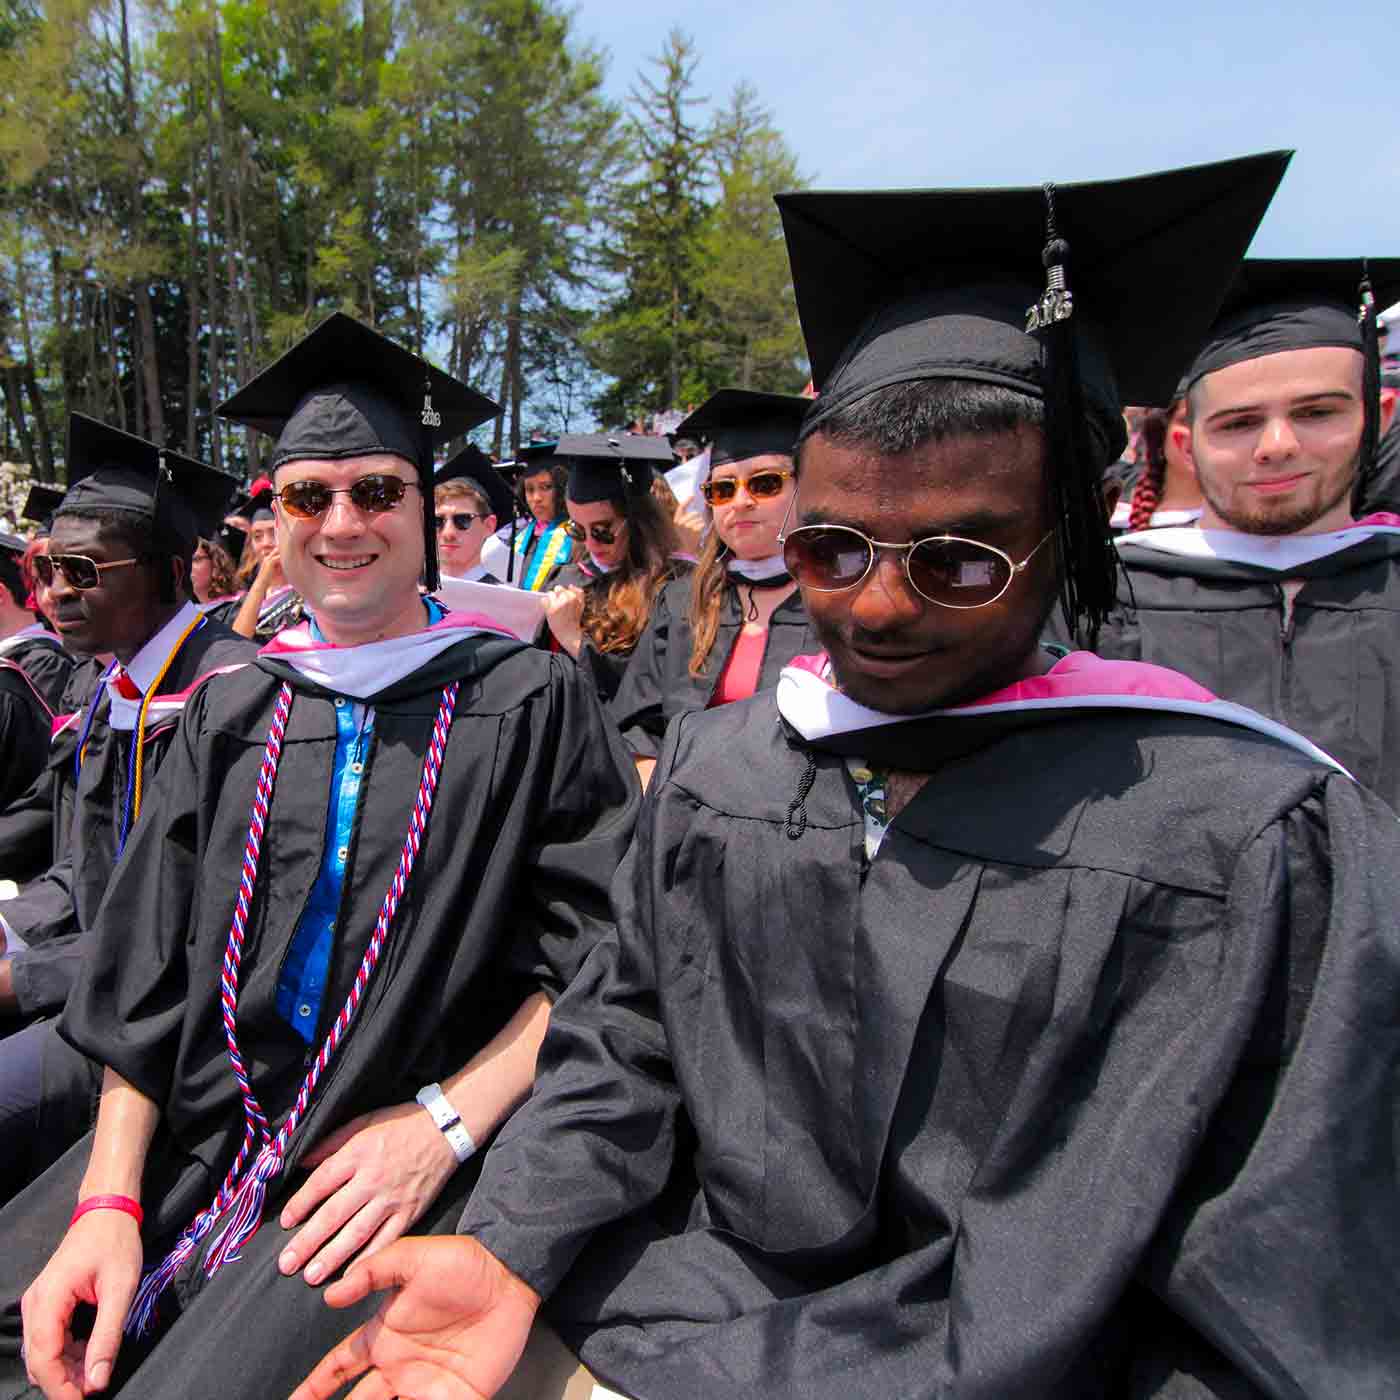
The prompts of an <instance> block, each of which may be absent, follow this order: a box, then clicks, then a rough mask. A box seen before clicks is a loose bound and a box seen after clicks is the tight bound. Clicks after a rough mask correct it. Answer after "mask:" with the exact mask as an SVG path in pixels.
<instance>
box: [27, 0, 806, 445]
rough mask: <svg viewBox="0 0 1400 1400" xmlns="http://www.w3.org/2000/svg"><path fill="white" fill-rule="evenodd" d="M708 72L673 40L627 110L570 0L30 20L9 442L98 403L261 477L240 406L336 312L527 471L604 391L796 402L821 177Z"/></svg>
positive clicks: (89, 4) (250, 1)
mask: <svg viewBox="0 0 1400 1400" xmlns="http://www.w3.org/2000/svg"><path fill="white" fill-rule="evenodd" d="M697 64H698V57H697V54H696V50H695V47H694V45H693V43H692V42H691V41H690V40H689V39H687V38H686V37H685V36H683V35H681V34H679V33H678V32H673V33H672V34H671V35H670V36H669V38H668V39H667V41H666V44H665V47H664V48H663V51H662V53H661V55H660V57H659V58H658V59H657V60H656V61H655V66H654V68H653V69H651V70H649V72H648V74H644V75H642V76H640V77H639V78H638V81H637V84H636V86H635V87H634V88H633V91H632V94H631V99H630V104H629V107H630V112H629V113H624V111H623V110H622V109H621V108H620V107H619V106H618V105H617V104H615V103H613V102H611V101H609V100H608V99H607V98H606V96H605V95H604V92H603V82H604V78H605V69H606V64H605V59H604V56H603V55H602V54H601V53H599V52H598V51H597V50H596V49H594V48H593V47H591V46H590V45H589V44H587V43H586V42H584V41H583V40H581V39H580V38H579V36H578V34H577V21H576V17H575V14H574V12H573V10H572V9H570V8H566V4H565V3H564V0H460V2H459V0H42V3H40V0H0V368H3V367H4V366H5V365H7V364H8V365H10V366H12V367H16V368H22V369H23V370H24V371H25V372H26V373H30V372H32V373H30V378H31V379H32V383H33V388H32V389H30V390H27V391H26V393H27V397H25V396H24V395H20V396H19V397H16V395H17V394H19V390H18V389H16V390H14V392H10V391H11V389H12V388H13V386H12V385H11V384H10V382H9V381H6V387H7V394H6V397H5V398H4V399H3V400H0V419H3V426H4V433H3V435H0V447H4V448H6V449H8V448H10V447H11V445H12V444H14V443H15V442H16V438H15V434H16V433H18V434H19V435H20V437H21V438H22V439H23V441H22V442H20V443H19V444H18V445H19V446H20V447H22V448H23V450H24V451H26V452H29V451H31V448H32V451H33V455H34V456H35V457H36V460H37V459H42V458H43V457H44V452H45V451H46V450H47V447H48V443H49V439H50V438H54V437H56V438H58V439H60V440H61V437H62V432H61V427H62V421H63V412H64V411H65V410H66V409H82V410H84V411H87V412H91V413H95V414H98V415H99V416H102V417H105V418H107V419H108V420H109V421H112V422H115V423H117V424H119V425H120V426H124V427H127V428H129V429H131V430H133V431H138V432H143V433H152V434H163V435H164V437H165V439H166V440H168V441H170V442H171V443H172V444H174V445H177V446H180V447H182V448H184V449H185V450H188V451H192V452H197V453H199V454H200V455H202V456H204V457H206V458H207V459H209V460H213V461H215V462H216V463H219V464H220V465H226V466H229V467H240V466H248V467H251V466H253V465H255V463H256V459H257V455H258V452H259V450H260V445H259V444H258V443H257V442H256V441H255V440H254V439H253V438H252V437H251V436H250V435H245V434H244V433H243V432H242V431H241V430H239V431H234V430H231V429H229V428H227V426H224V425H221V424H220V423H219V422H218V420H217V419H216V418H215V417H214V410H215V408H216V407H217V406H218V404H219V403H220V402H221V401H222V399H223V398H224V397H226V396H227V394H228V393H229V392H230V391H231V390H232V388H233V387H234V386H235V385H236V384H237V383H239V382H240V381H241V380H242V379H245V378H246V377H248V376H249V375H250V374H252V373H253V372H254V371H255V370H256V369H257V368H258V367H260V366H261V365H263V364H265V363H266V362H267V361H268V360H270V359H271V358H272V357H273V356H275V355H276V354H278V353H280V352H281V351H282V350H283V349H285V348H286V346H287V345H288V344H289V343H291V341H292V340H294V339H295V338H296V337H297V336H299V335H301V334H303V333H304V332H305V331H306V330H307V329H308V328H309V327H310V326H312V325H314V324H315V323H316V322H317V321H318V320H319V319H320V318H321V317H322V316H324V315H325V314H326V313H328V312H329V311H331V310H333V309H337V308H339V309H343V310H346V311H350V312H352V313H353V314H355V315H358V316H361V317H364V318H366V319H368V320H370V321H372V322H373V323H374V324H375V325H377V326H379V327H380V328H382V329H383V330H384V331H385V332H386V333H387V334H391V335H394V336H396V337H398V338H400V339H402V340H403V341H404V342H405V343H408V344H411V345H413V346H414V347H415V348H416V349H418V350H420V351H421V352H422V353H425V354H427V355H429V356H430V357H431V358H433V359H435V360H437V361H438V362H439V363H442V364H444V365H445V366H447V367H448V368H450V369H452V370H453V371H454V372H455V373H458V374H461V375H462V376H464V377H466V378H468V379H469V380H470V381H471V382H474V383H476V384H477V385H479V386H480V387H481V388H482V389H484V390H485V391H486V392H488V393H491V394H492V396H493V397H495V398H497V399H498V400H500V402H501V403H502V405H503V407H504V409H505V415H504V417H503V419H502V421H501V423H500V425H499V426H498V427H497V428H496V429H495V432H496V445H497V446H498V447H500V448H501V449H502V450H503V451H506V452H509V451H510V450H511V449H512V448H513V447H514V445H516V444H517V443H518V442H519V441H520V440H521V439H522V438H526V437H528V436H530V435H531V434H532V433H534V432H547V431H557V430H560V429H563V428H567V427H574V428H580V427H586V426H590V424H589V423H588V422H587V421H586V420H587V419H588V417H589V413H588V408H587V403H588V400H589V399H590V398H591V399H594V400H596V403H597V407H598V411H599V412H600V413H601V414H602V415H603V417H604V421H606V422H609V423H620V422H622V421H624V420H625V419H627V418H630V417H631V416H632V415H633V414H634V413H636V412H639V411H649V410H654V409H658V408H663V407H667V406H670V405H672V404H676V403H680V402H684V401H686V400H693V399H695V398H697V397H700V396H703V394H705V393H707V392H708V391H709V389H710V388H711V387H714V386H716V385H718V384H719V383H721V382H749V383H753V384H755V385H763V386H769V385H771V386H781V387H788V386H789V383H790V382H791V381H793V380H794V379H797V380H800V365H799V360H798V355H799V354H800V346H799V345H798V344H797V341H796V338H795V337H796V326H795V320H794V318H793V316H792V311H791V292H790V288H789V287H788V286H787V281H786V263H785V259H784V258H783V256H782V248H781V239H780V238H779V237H778V236H777V232H776V230H777V223H776V218H775V216H774V213H773V210H772V205H771V201H770V198H769V197H770V195H771V193H772V191H773V190H774V189H775V188H778V187H781V186H783V185H788V186H790V185H793V184H795V183H797V171H796V168H795V166H794V165H793V162H792V160H791V157H790V155H789V154H788V153H787V152H786V150H785V148H784V147H783V144H782V141H781V139H780V138H779V137H778V135H777V133H776V132H774V131H773V130H772V128H771V124H770V123H769V121H768V118H767V115H766V114H765V113H763V111H762V109H761V108H759V107H758V104H757V101H756V99H755V98H754V97H753V95H752V93H751V92H750V91H749V90H747V89H741V91H740V92H738V93H736V95H735V99H734V101H733V102H732V103H731V104H730V106H729V107H728V108H726V109H725V111H723V112H721V113H720V114H718V115H717V116H716V117H715V118H714V119H713V120H710V121H706V120H705V119H704V112H705V107H704V102H703V99H701V98H699V97H698V96H697V95H696V93H695V75H696V71H697ZM21 378H22V376H21ZM14 382H15V384H20V380H19V379H16V380H15V381H14ZM22 387H23V385H21V388H22ZM487 431H488V432H489V431H491V430H487Z"/></svg>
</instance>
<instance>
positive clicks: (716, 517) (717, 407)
mask: <svg viewBox="0 0 1400 1400" xmlns="http://www.w3.org/2000/svg"><path fill="white" fill-rule="evenodd" d="M809 403H810V400H808V399H804V398H800V397H797V396H794V395H785V394H762V393H756V392H753V391H751V390H747V389H721V390H720V392H719V393H717V394H715V395H714V396H713V397H711V398H710V399H709V400H707V401H706V402H705V403H704V404H702V405H701V406H700V407H699V408H698V409H697V410H696V411H695V412H694V413H692V414H691V415H690V417H689V418H687V419H686V420H685V421H684V422H683V423H681V424H680V426H679V427H678V428H677V429H676V432H677V433H678V434H680V435H681V436H684V437H692V438H695V437H698V438H700V439H702V440H704V441H705V442H707V443H708V445H709V451H710V471H709V476H708V477H707V479H706V480H705V482H704V483H703V485H702V487H701V490H702V491H703V493H704V496H705V501H706V504H707V505H708V506H709V508H710V510H711V512H712V513H713V527H712V529H711V530H710V533H709V534H708V535H707V536H706V538H705V542H704V544H703V546H702V548H701V551H700V559H699V562H698V563H697V565H696V568H695V571H694V573H693V574H691V575H690V577H689V578H687V579H680V580H676V581H675V582H672V583H670V584H668V585H667V586H666V587H665V588H664V589H663V590H662V592H661V595H660V597H659V598H658V600H657V604H656V608H655V610H654V612H653V614H652V618H651V621H650V623H649V624H648V625H647V630H646V631H645V632H644V633H643V634H642V638H641V640H640V641H639V642H638V644H637V650H636V654H635V655H634V656H633V658H632V660H631V662H630V664H629V665H628V667H627V671H626V674H625V675H624V676H623V678H622V684H621V685H620V686H619V687H618V691H617V694H616V696H614V698H613V701H612V704H611V706H610V709H611V712H612V716H613V718H614V720H615V721H616V722H617V724H618V727H619V728H620V729H621V730H622V735H623V738H624V739H626V741H627V743H628V745H629V747H630V748H631V750H632V753H633V757H634V759H635V760H636V763H637V771H638V773H639V774H640V775H641V778H642V781H643V782H646V780H647V779H648V778H650V776H651V770H652V768H653V767H654V766H655V762H656V756H657V754H658V753H659V751H660V746H661V739H662V736H663V735H664V734H665V732H666V726H667V725H668V724H669V723H670V722H671V721H672V720H673V719H675V717H676V716H677V715H679V714H685V713H687V712H689V711H693V710H703V709H707V708H709V707H711V706H715V705H727V704H729V703H730V702H731V701H735V700H745V699H747V698H748V697H749V696H751V695H753V694H754V693H755V692H757V691H759V690H767V689H770V688H771V687H772V686H775V685H776V684H777V683H778V675H779V673H780V672H781V671H782V669H783V667H784V666H786V665H787V664H788V662H789V661H791V660H792V659H793V657H794V656H798V655H800V654H801V653H802V652H803V651H804V650H806V649H810V647H811V646H813V645H815V643H814V640H813V637H812V635H811V633H810V632H809V629H808V622H807V616H806V613H805V612H804V611H803V608H802V600H801V599H800V598H799V597H798V594H797V585H796V584H795V583H794V582H793V580H792V578H791V576H790V575H789V573H788V571H787V566H786V564H784V562H783V558H782V554H781V552H780V550H781V546H780V544H779V542H778V532H779V530H780V529H781V527H782V523H783V518H784V516H785V515H786V513H787V508H788V504H789V502H790V501H791V499H792V490H793V476H792V446H793V443H794V442H795V441H796V438H797V430H798V427H799V426H800V424H801V422H802V416H803V414H804V413H805V412H806V411H807V408H808V405H809Z"/></svg>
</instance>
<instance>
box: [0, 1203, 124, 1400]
mask: <svg viewBox="0 0 1400 1400" xmlns="http://www.w3.org/2000/svg"><path fill="white" fill-rule="evenodd" d="M140 1282H141V1229H140V1226H138V1225H137V1223H136V1221H135V1219H134V1218H133V1217H132V1216H130V1215H127V1214H126V1213H125V1212H123V1211H119V1210H94V1211H90V1212H89V1213H88V1214H87V1215H85V1216H83V1217H82V1219H81V1220H79V1221H78V1222H77V1223H76V1224H74V1225H73V1226H71V1227H70V1228H69V1230H68V1233H67V1234H66V1235H65V1236H64V1237H63V1242H62V1243H61V1244H60V1245H59V1247H58V1248H57V1249H56V1250H55V1251H54V1254H53V1257H52V1258H51V1259H50V1260H49V1262H48V1263H47V1264H46V1265H45V1266H44V1271H43V1273H41V1274H40V1275H39V1277H38V1278H36V1279H35V1280H34V1282H33V1283H31V1284H30V1285H29V1287H28V1289H26V1290H25V1294H24V1297H23V1298H21V1299H20V1314H21V1316H22V1318H23V1320H24V1365H25V1370H26V1371H27V1372H28V1374H29V1380H30V1383H31V1384H33V1385H37V1386H38V1387H39V1389H40V1390H42V1391H43V1392H44V1394H45V1396H46V1397H47V1400H78V1397H80V1396H83V1395H91V1394H92V1393H93V1391H96V1390H105V1389H106V1388H107V1384H108V1382H109V1381H110V1380H111V1377H112V1367H113V1366H114V1365H115V1364H116V1360H117V1352H118V1351H119V1350H120V1348H121V1341H122V1326H123V1324H124V1323H125V1321H126V1314H127V1309H128V1308H130V1306H131V1300H132V1299H133V1298H134V1297H135V1296H136V1288H137V1285H138V1284H139V1283H140ZM79 1303H93V1304H96V1306H97V1321H96V1322H95V1323H94V1324H93V1328H92V1335H91V1336H90V1337H89V1338H88V1339H87V1341H86V1342H84V1341H82V1340H81V1339H75V1338H74V1336H73V1331H72V1324H73V1309H74V1308H76V1307H77V1306H78V1304H79Z"/></svg>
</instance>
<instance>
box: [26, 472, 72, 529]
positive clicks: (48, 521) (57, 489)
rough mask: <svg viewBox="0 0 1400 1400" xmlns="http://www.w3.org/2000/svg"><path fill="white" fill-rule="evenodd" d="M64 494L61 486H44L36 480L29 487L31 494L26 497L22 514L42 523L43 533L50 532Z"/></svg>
mask: <svg viewBox="0 0 1400 1400" xmlns="http://www.w3.org/2000/svg"><path fill="white" fill-rule="evenodd" d="M63 494H64V493H63V487H61V486H43V485H41V484H39V483H37V482H36V483H35V484H34V485H33V486H31V487H30V488H29V494H28V495H27V496H26V497H25V498H24V505H23V506H22V507H21V508H20V515H22V516H23V517H24V519H26V520H33V521H34V522H35V523H36V524H38V525H40V526H41V527H42V529H41V533H42V534H48V532H49V529H50V528H51V526H52V524H53V513H54V511H56V510H57V509H58V507H59V504H60V503H61V502H62V500H63Z"/></svg>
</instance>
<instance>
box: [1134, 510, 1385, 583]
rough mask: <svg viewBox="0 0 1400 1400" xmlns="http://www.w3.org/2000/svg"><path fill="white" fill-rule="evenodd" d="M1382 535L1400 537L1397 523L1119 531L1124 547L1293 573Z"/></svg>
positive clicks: (1190, 527) (1181, 557) (1184, 557)
mask: <svg viewBox="0 0 1400 1400" xmlns="http://www.w3.org/2000/svg"><path fill="white" fill-rule="evenodd" d="M1376 535H1400V528H1397V527H1396V526H1394V525H1368V524H1366V523H1365V522H1364V521H1362V522H1359V523H1357V524H1355V525H1349V526H1348V527H1347V528H1346V529H1345V530H1333V531H1331V532H1330V533H1328V534H1325V535H1247V534H1245V533H1244V532H1243V531H1240V530H1201V529H1197V528H1195V527H1193V526H1183V527H1177V528H1174V529H1166V530H1139V531H1138V532H1137V533H1136V534H1134V535H1119V536H1118V538H1117V539H1116V540H1115V541H1114V543H1115V544H1116V545H1117V546H1118V547H1120V548H1121V547H1122V546H1123V545H1127V544H1131V545H1136V546H1137V548H1139V549H1150V550H1152V551H1153V552H1154V553H1157V554H1170V555H1174V556H1176V557H1177V558H1179V559H1222V560H1226V561H1228V562H1229V563H1232V564H1251V565H1253V566H1254V567H1255V568H1258V569H1270V570H1272V571H1273V572H1275V573H1287V572H1288V571H1289V570H1290V569H1297V568H1301V567H1302V566H1303V565H1304V564H1311V563H1313V562H1314V561H1315V560H1318V559H1325V558H1327V556H1328V555H1330V554H1339V553H1340V552H1341V551H1342V550H1344V549H1350V548H1351V546H1352V545H1354V544H1360V543H1361V542H1362V541H1363V540H1369V539H1371V538H1373V537H1374V536H1376Z"/></svg>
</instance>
